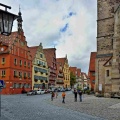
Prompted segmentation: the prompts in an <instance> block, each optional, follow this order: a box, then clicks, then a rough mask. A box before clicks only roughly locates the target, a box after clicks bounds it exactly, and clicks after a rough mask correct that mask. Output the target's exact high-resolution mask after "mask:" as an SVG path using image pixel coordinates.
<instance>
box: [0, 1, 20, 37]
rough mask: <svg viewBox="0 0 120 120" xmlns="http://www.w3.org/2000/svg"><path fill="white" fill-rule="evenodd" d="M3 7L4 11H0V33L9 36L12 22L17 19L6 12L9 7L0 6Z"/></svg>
mask: <svg viewBox="0 0 120 120" xmlns="http://www.w3.org/2000/svg"><path fill="white" fill-rule="evenodd" d="M0 5H1V6H3V7H5V11H4V10H1V9H0V33H1V34H3V35H10V34H11V31H12V26H13V21H14V20H15V19H16V18H17V17H18V16H17V15H15V14H12V13H10V12H8V11H7V8H9V9H11V7H10V6H7V5H4V4H1V3H0Z"/></svg>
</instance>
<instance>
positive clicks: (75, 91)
mask: <svg viewBox="0 0 120 120" xmlns="http://www.w3.org/2000/svg"><path fill="white" fill-rule="evenodd" d="M74 96H75V102H77V90H76V89H75V90H74Z"/></svg>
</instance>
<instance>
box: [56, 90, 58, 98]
mask: <svg viewBox="0 0 120 120" xmlns="http://www.w3.org/2000/svg"><path fill="white" fill-rule="evenodd" d="M57 96H58V92H57V90H56V98H57Z"/></svg>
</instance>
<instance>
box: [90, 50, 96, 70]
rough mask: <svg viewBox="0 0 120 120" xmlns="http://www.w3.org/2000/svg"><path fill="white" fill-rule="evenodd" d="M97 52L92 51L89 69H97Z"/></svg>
mask: <svg viewBox="0 0 120 120" xmlns="http://www.w3.org/2000/svg"><path fill="white" fill-rule="evenodd" d="M96 54H97V52H91V56H90V63H89V71H95V59H96Z"/></svg>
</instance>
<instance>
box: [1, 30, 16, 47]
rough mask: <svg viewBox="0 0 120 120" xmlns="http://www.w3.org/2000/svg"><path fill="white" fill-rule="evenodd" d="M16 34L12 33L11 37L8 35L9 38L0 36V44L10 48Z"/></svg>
mask: <svg viewBox="0 0 120 120" xmlns="http://www.w3.org/2000/svg"><path fill="white" fill-rule="evenodd" d="M17 34H18V32H12V33H11V35H9V36H5V35H2V34H0V42H2V43H4V44H6V45H8V46H11V45H12V44H13V43H14V41H15V40H16V38H17Z"/></svg>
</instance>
